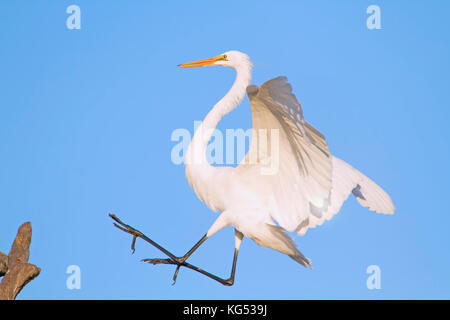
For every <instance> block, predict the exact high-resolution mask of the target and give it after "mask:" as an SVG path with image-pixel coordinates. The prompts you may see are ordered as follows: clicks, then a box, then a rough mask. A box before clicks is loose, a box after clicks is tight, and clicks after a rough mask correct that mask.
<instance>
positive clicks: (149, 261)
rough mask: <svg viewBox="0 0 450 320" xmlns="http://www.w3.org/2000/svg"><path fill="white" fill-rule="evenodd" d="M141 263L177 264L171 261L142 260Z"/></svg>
mask: <svg viewBox="0 0 450 320" xmlns="http://www.w3.org/2000/svg"><path fill="white" fill-rule="evenodd" d="M141 261H142V262H148V263H150V264H153V265H157V264H178V263H177V262H176V261H173V260H172V259H142V260H141Z"/></svg>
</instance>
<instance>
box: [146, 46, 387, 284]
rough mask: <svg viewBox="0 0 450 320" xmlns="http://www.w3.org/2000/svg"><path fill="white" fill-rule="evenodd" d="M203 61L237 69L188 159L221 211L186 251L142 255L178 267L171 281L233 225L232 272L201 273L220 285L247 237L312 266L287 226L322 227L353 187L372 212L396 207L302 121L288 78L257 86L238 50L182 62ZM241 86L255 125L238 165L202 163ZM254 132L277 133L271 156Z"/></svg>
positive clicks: (193, 175)
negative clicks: (211, 239) (199, 250)
mask: <svg viewBox="0 0 450 320" xmlns="http://www.w3.org/2000/svg"><path fill="white" fill-rule="evenodd" d="M200 66H224V67H231V68H234V69H235V70H236V79H235V82H234V84H233V86H232V87H231V89H230V90H229V91H228V93H227V94H226V95H225V96H224V97H223V98H222V99H221V100H220V101H219V102H218V103H217V104H216V105H215V106H214V107H213V108H212V109H211V111H210V112H209V113H208V115H207V116H206V118H205V119H204V121H203V122H202V123H201V125H200V126H199V127H198V129H197V130H196V132H195V134H194V137H193V139H192V141H191V144H190V145H189V148H188V150H187V153H186V159H185V164H186V177H187V180H188V182H189V184H190V185H191V186H192V188H193V189H194V190H195V193H196V194H197V196H198V197H199V198H200V200H202V201H203V202H204V203H205V204H206V205H207V206H208V207H209V208H211V210H213V211H216V212H217V211H219V212H220V215H219V217H218V218H217V219H216V220H215V222H214V223H213V225H212V226H211V228H210V229H209V230H208V232H207V233H206V234H205V235H204V236H203V237H202V238H201V239H200V241H199V242H198V243H197V244H195V245H194V247H193V248H192V249H191V250H189V251H188V252H187V253H186V254H185V255H184V256H183V257H174V256H173V255H171V256H172V258H171V259H145V261H148V262H150V263H153V264H158V263H169V264H176V265H178V268H177V271H176V273H175V276H174V280H175V279H176V275H177V273H178V270H179V268H180V266H183V264H185V261H186V259H187V258H188V257H189V256H190V255H191V254H192V253H193V252H194V251H195V250H196V249H197V248H198V247H199V246H200V245H201V244H202V243H203V242H204V241H205V240H206V239H207V238H209V237H211V236H212V235H213V234H215V233H216V232H218V231H219V230H221V229H222V228H224V227H226V226H233V227H234V229H235V252H234V259H233V265H232V272H231V275H230V277H229V278H228V279H221V278H219V277H216V276H214V275H211V274H209V273H207V272H202V273H204V274H207V275H208V276H211V277H212V278H213V279H215V280H217V281H219V282H220V283H222V284H224V285H232V284H233V282H234V275H235V269H236V261H237V256H238V251H239V247H240V245H241V241H242V238H243V237H244V236H245V237H248V238H250V239H252V240H254V241H255V242H256V243H257V244H259V245H260V246H262V247H266V248H271V249H274V250H277V251H279V252H281V253H284V254H286V255H288V256H289V257H291V258H292V259H294V260H295V261H296V262H298V263H299V264H301V265H302V266H305V267H308V268H309V267H311V266H312V265H311V261H310V260H309V259H308V258H306V257H305V256H304V255H303V254H302V253H301V252H300V251H299V250H298V249H297V246H296V244H295V242H294V241H293V240H292V239H291V237H290V236H289V235H288V234H287V233H286V231H289V232H296V233H298V234H300V235H304V234H305V232H306V231H307V230H308V229H309V228H313V227H316V226H318V225H321V224H322V223H323V222H324V221H325V220H329V219H331V218H332V217H333V216H334V215H335V214H336V213H337V212H338V211H339V209H340V207H341V206H342V203H343V202H344V201H345V200H346V199H347V197H348V196H349V195H350V193H353V195H354V196H355V197H356V200H358V202H359V203H360V204H361V205H362V206H364V207H366V208H368V209H370V210H372V211H375V212H378V213H384V214H392V213H394V211H395V208H394V205H393V203H392V201H391V198H390V197H389V195H388V194H387V193H386V192H385V191H383V189H381V188H380V187H379V186H378V185H376V184H375V183H374V182H373V181H372V180H370V179H369V178H368V177H366V176H365V175H363V174H362V173H361V172H359V171H358V170H356V169H354V168H353V167H351V166H350V165H349V164H347V163H345V162H344V161H342V160H340V159H338V158H336V157H334V156H332V155H331V154H330V152H329V150H328V145H327V143H326V141H325V137H324V136H323V135H322V134H321V133H320V132H319V131H318V130H316V129H315V128H313V127H312V126H311V125H310V124H309V123H308V122H306V121H305V120H304V118H303V111H302V107H301V105H300V103H299V102H298V101H297V98H296V97H295V95H294V94H293V93H292V88H291V85H290V84H289V83H288V82H287V79H286V78H285V77H278V78H275V79H272V80H269V81H267V82H266V83H264V84H263V85H262V86H260V87H258V86H255V85H249V84H250V79H251V72H252V63H251V61H250V58H249V57H248V56H247V55H246V54H244V53H242V52H238V51H229V52H225V53H224V54H221V55H218V56H216V57H214V58H209V59H204V60H199V61H194V62H188V63H184V64H181V65H179V67H181V68H191V67H200ZM245 92H247V95H248V97H249V99H250V105H251V111H252V127H253V129H254V131H253V136H252V141H251V143H250V147H249V151H248V153H247V155H246V157H245V158H244V160H243V161H242V163H240V164H239V166H237V167H236V168H233V167H216V166H212V165H210V164H209V163H208V161H207V158H206V149H207V146H208V142H209V141H210V138H211V136H212V134H213V130H214V129H215V128H216V126H217V124H218V123H219V121H220V120H221V119H222V117H223V116H224V115H225V114H227V113H229V112H230V111H232V110H233V109H234V108H236V107H237V106H238V105H239V103H240V102H241V101H242V99H243V98H244V96H245ZM258 130H259V131H260V130H268V131H273V130H275V131H276V132H277V134H276V135H275V137H277V139H270V140H269V139H267V140H266V145H265V148H266V149H267V150H271V149H273V148H275V149H276V150H277V154H276V155H277V156H276V157H273V156H269V155H268V154H267V153H264V152H261V150H260V149H261V145H260V144H259V143H258V142H257V140H258V139H257V138H256V137H257V134H256V133H257V132H258ZM270 154H271V155H272V153H270ZM270 167H274V168H276V170H275V171H274V172H268V173H267V172H266V173H265V172H264V170H263V169H264V168H266V169H267V168H270ZM191 266H192V265H191ZM199 270H200V269H199ZM199 270H197V271H199Z"/></svg>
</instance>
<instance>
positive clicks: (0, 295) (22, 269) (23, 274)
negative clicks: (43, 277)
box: [0, 222, 41, 300]
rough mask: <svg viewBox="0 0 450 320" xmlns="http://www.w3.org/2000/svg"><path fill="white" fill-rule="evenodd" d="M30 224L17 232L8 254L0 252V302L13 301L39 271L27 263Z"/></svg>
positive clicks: (26, 223)
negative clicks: (0, 279)
mask: <svg viewBox="0 0 450 320" xmlns="http://www.w3.org/2000/svg"><path fill="white" fill-rule="evenodd" d="M31 233H32V230H31V223H30V222H25V223H24V224H22V225H21V226H20V228H19V230H18V231H17V235H16V238H15V239H14V242H13V244H12V246H11V250H10V251H9V254H8V255H6V254H4V253H2V252H0V276H3V279H2V281H1V282H0V300H14V299H15V298H16V297H17V295H18V294H19V292H20V291H21V290H22V289H23V287H24V286H25V285H26V284H27V283H28V282H30V281H31V280H33V279H34V278H36V277H37V276H38V275H39V273H40V272H41V269H39V268H38V267H36V266H35V265H33V264H30V263H28V258H29V257H30V243H31Z"/></svg>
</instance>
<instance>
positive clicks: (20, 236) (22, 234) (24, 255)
mask: <svg viewBox="0 0 450 320" xmlns="http://www.w3.org/2000/svg"><path fill="white" fill-rule="evenodd" d="M30 243H31V223H29V222H25V223H24V224H22V225H21V226H20V228H19V231H17V236H16V238H15V239H14V242H13V244H12V246H11V250H10V251H9V267H8V268H10V269H12V268H13V267H14V266H15V265H16V264H19V263H25V262H28V258H29V257H30V249H29V248H30Z"/></svg>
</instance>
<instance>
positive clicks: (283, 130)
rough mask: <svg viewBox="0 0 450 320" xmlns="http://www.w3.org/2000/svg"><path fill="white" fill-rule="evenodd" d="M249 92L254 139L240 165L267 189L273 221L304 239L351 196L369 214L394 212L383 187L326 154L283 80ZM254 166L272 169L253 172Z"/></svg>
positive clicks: (279, 79)
mask: <svg viewBox="0 0 450 320" xmlns="http://www.w3.org/2000/svg"><path fill="white" fill-rule="evenodd" d="M247 94H248V97H249V99H250V106H251V110H252V122H253V123H252V125H253V135H252V141H251V144H250V149H249V152H248V153H247V155H246V157H245V159H244V160H243V162H242V163H241V164H240V167H241V168H242V169H243V170H245V168H248V169H249V172H250V170H252V171H251V172H252V173H251V174H252V175H253V177H254V176H255V175H256V174H258V175H259V178H260V179H259V180H258V182H259V185H256V186H255V188H261V189H264V190H265V191H266V193H265V195H266V196H267V197H268V198H270V199H269V206H270V207H271V215H272V218H274V219H275V220H276V221H277V222H278V223H279V224H280V226H282V227H283V228H284V229H286V230H288V231H295V232H297V233H299V234H301V235H303V234H305V233H306V231H307V230H308V229H309V228H313V227H315V226H318V225H321V224H322V223H323V222H324V221H325V220H329V219H331V218H332V217H333V216H334V215H335V214H336V213H337V212H338V211H339V209H340V208H341V206H342V204H343V202H344V201H345V200H346V199H347V197H348V196H349V195H350V193H352V194H353V195H354V196H355V197H356V199H357V200H358V202H359V203H360V204H361V205H362V206H364V207H366V208H368V209H369V210H372V211H375V212H377V213H385V214H393V213H394V211H395V207H394V205H393V203H392V200H391V198H390V197H389V195H388V194H387V193H386V192H385V191H384V190H383V189H382V188H381V187H379V186H378V185H377V184H376V183H375V182H373V181H372V180H371V179H369V178H368V177H366V176H365V175H364V174H362V173H361V172H359V171H358V170H356V169H354V168H353V167H351V166H350V165H349V164H347V163H345V162H344V161H342V160H340V159H338V158H336V157H333V156H332V155H330V152H329V151H328V146H327V143H326V141H325V137H324V136H323V135H322V134H321V133H320V132H319V131H317V130H316V129H314V127H312V126H311V125H310V124H309V123H308V122H306V121H305V120H304V118H303V111H302V107H301V105H300V103H299V102H298V101H297V98H296V97H295V95H294V94H293V93H292V87H291V85H290V84H289V83H288V82H287V79H286V78H285V77H278V78H275V79H272V80H270V81H267V82H266V83H264V84H263V85H262V86H261V87H258V86H255V85H252V86H249V87H248V88H247ZM271 132H275V133H276V134H275V135H272V134H271ZM261 133H262V134H261ZM264 135H265V137H264ZM274 151H275V152H274ZM255 168H256V169H263V168H265V169H267V168H272V169H271V170H267V171H262V170H260V172H259V173H256V172H255V171H254V170H255ZM274 168H275V169H274ZM267 188H268V189H269V191H268V192H267Z"/></svg>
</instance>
